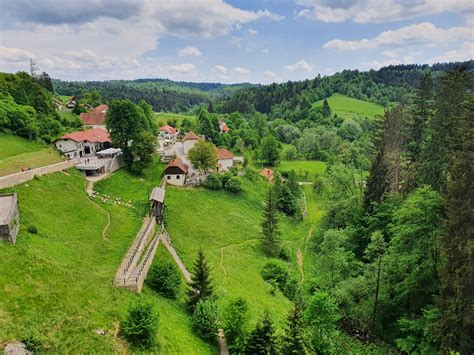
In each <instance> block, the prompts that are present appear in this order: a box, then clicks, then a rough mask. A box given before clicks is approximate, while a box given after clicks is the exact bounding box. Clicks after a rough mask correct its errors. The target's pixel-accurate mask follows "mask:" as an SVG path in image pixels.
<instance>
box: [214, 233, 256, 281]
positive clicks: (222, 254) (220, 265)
mask: <svg viewBox="0 0 474 355" xmlns="http://www.w3.org/2000/svg"><path fill="white" fill-rule="evenodd" d="M257 241H258V239H249V240H246V241H244V242H242V243H234V244H228V245H225V246H223V247H221V248H220V249H219V250H220V252H221V262H220V263H219V267H220V268H221V269H222V271H223V272H224V278H223V279H222V282H224V281H225V280H226V278H227V270H226V268H225V266H224V249H227V248H230V247H235V246H240V245H245V244H248V243H253V242H257Z"/></svg>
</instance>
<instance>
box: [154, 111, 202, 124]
mask: <svg viewBox="0 0 474 355" xmlns="http://www.w3.org/2000/svg"><path fill="white" fill-rule="evenodd" d="M155 117H156V122H157V124H158V126H159V127H161V126H163V125H166V124H168V120H169V119H173V118H176V119H177V120H178V123H177V125H178V127H179V126H180V125H181V122H182V121H183V120H184V119H185V118H188V119H190V120H191V121H192V122H195V121H196V116H187V115H180V114H177V113H168V112H157V113H155Z"/></svg>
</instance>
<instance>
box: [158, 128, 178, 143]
mask: <svg viewBox="0 0 474 355" xmlns="http://www.w3.org/2000/svg"><path fill="white" fill-rule="evenodd" d="M158 136H159V137H160V138H163V139H171V140H173V141H174V140H175V139H176V137H178V131H177V130H176V128H174V127H171V126H169V125H164V126H161V127H160V128H159V129H158Z"/></svg>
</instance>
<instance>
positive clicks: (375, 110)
mask: <svg viewBox="0 0 474 355" xmlns="http://www.w3.org/2000/svg"><path fill="white" fill-rule="evenodd" d="M327 100H328V103H329V106H330V107H331V110H332V112H333V113H337V115H338V116H340V117H342V118H345V119H349V118H355V117H368V118H373V117H375V116H377V115H382V114H383V113H384V108H383V107H382V106H380V105H377V104H374V103H372V102H368V101H362V100H357V99H353V98H351V97H348V96H345V95H341V94H337V93H336V94H333V95H331V96H330V97H328V98H327ZM313 105H314V106H322V105H323V100H319V101H317V102H315V103H314V104H313Z"/></svg>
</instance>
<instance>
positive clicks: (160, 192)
mask: <svg viewBox="0 0 474 355" xmlns="http://www.w3.org/2000/svg"><path fill="white" fill-rule="evenodd" d="M164 211H165V189H162V188H161V187H155V188H154V189H153V191H152V192H151V194H150V217H155V218H156V223H158V224H162V223H163V214H164Z"/></svg>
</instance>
